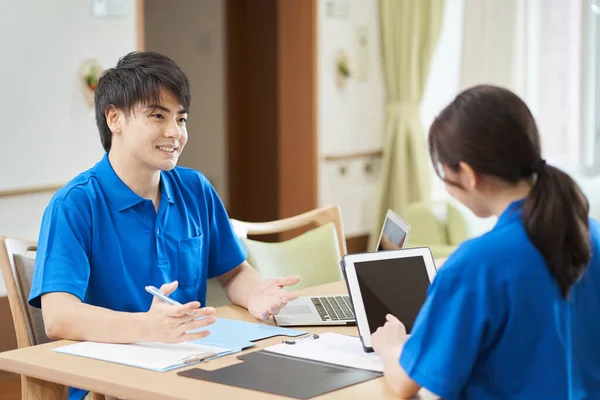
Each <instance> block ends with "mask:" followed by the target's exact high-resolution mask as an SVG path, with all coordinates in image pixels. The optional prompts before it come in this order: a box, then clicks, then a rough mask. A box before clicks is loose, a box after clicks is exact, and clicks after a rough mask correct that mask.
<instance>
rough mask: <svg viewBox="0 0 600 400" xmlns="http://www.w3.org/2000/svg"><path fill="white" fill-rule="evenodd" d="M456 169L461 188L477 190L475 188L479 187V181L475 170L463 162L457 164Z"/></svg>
mask: <svg viewBox="0 0 600 400" xmlns="http://www.w3.org/2000/svg"><path fill="white" fill-rule="evenodd" d="M458 168H459V173H460V180H461V183H462V184H463V187H465V188H466V189H469V190H474V189H477V186H479V183H480V181H479V177H478V176H477V173H476V172H475V170H474V169H473V168H471V166H470V165H469V164H467V163H466V162H464V161H461V162H460V163H459V164H458Z"/></svg>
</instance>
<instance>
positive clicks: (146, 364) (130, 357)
mask: <svg viewBox="0 0 600 400" xmlns="http://www.w3.org/2000/svg"><path fill="white" fill-rule="evenodd" d="M54 351H56V352H58V353H64V354H71V355H75V356H81V357H88V358H94V359H97V360H103V361H109V362H114V363H118V364H124V365H129V366H132V367H138V368H145V369H150V370H153V371H167V370H169V369H172V368H175V367H179V366H183V365H186V363H187V364H191V363H194V360H195V359H196V360H197V361H195V362H198V361H199V360H201V359H203V358H205V357H206V356H207V355H210V354H211V353H215V354H220V353H224V352H228V351H230V349H226V348H223V347H215V346H206V345H201V344H196V343H187V342H185V343H177V344H168V343H159V342H138V343H133V344H111V343H98V342H80V343H76V344H71V345H68V346H63V347H58V348H55V349H54Z"/></svg>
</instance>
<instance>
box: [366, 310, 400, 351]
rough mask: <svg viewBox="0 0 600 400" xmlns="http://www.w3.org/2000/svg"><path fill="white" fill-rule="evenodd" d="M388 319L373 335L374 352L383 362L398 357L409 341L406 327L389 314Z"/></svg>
mask: <svg viewBox="0 0 600 400" xmlns="http://www.w3.org/2000/svg"><path fill="white" fill-rule="evenodd" d="M386 319H387V322H386V323H385V325H383V326H380V327H379V328H377V330H376V331H375V332H374V333H373V334H372V335H371V344H372V345H373V350H374V351H375V353H377V355H379V357H380V358H381V359H382V360H384V359H385V358H387V357H396V356H398V355H399V354H400V349H401V348H402V347H403V346H404V343H405V342H406V339H407V335H406V327H405V326H404V324H403V323H402V322H400V321H399V320H398V318H396V317H394V316H393V315H391V314H388V315H386Z"/></svg>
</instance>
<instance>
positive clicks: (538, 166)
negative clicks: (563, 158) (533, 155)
mask: <svg viewBox="0 0 600 400" xmlns="http://www.w3.org/2000/svg"><path fill="white" fill-rule="evenodd" d="M545 165H546V160H544V159H543V158H540V159H539V160H537V161H536V162H534V163H533V164H531V165H528V166H526V167H525V168H523V170H522V171H521V176H522V177H524V178H526V177H528V176H531V175H533V174H534V173H537V174H539V173H540V172H541V171H542V170H543V169H544V166H545Z"/></svg>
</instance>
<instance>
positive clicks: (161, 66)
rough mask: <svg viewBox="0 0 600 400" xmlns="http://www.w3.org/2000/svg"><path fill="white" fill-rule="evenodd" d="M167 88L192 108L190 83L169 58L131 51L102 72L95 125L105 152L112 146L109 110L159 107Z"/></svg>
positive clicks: (182, 102)
mask: <svg viewBox="0 0 600 400" xmlns="http://www.w3.org/2000/svg"><path fill="white" fill-rule="evenodd" d="M162 88H165V89H168V90H170V91H171V92H173V94H175V96H177V97H178V98H179V101H181V105H182V106H183V108H184V109H185V110H189V109H190V103H191V101H192V95H191V90H190V82H189V81H188V78H187V76H186V74H185V73H184V72H183V70H182V69H181V68H180V67H179V66H178V65H177V64H176V63H175V61H173V60H171V59H170V58H168V57H167V56H164V55H162V54H159V53H154V52H151V51H146V52H140V51H134V52H131V53H129V54H127V55H125V56H123V57H121V58H120V59H119V61H118V62H117V66H116V67H114V68H109V69H107V70H106V71H104V72H103V74H102V76H101V77H100V79H99V81H98V86H97V87H96V90H95V92H94V102H95V108H96V125H98V131H100V140H101V141H102V146H103V147H104V150H105V151H109V150H110V147H111V145H112V132H111V130H110V128H109V127H108V124H107V123H106V115H105V112H106V109H107V108H108V107H116V108H118V109H120V110H123V111H125V112H129V111H131V108H132V107H133V106H134V105H135V104H136V103H137V102H142V104H160V90H161V89H162Z"/></svg>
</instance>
